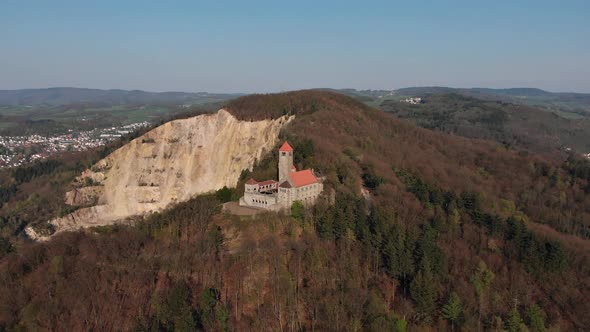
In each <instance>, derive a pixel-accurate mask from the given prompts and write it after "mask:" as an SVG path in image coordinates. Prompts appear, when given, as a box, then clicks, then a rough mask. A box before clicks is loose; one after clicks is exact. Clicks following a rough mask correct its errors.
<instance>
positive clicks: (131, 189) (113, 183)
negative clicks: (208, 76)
mask: <svg viewBox="0 0 590 332" xmlns="http://www.w3.org/2000/svg"><path fill="white" fill-rule="evenodd" d="M292 118H293V117H287V116H284V117H281V118H279V119H276V120H263V121H253V122H248V121H239V120H237V119H236V118H235V117H233V116H232V115H231V114H230V113H228V112H227V111H225V110H220V111H218V112H217V113H215V114H212V115H200V116H196V117H193V118H188V119H182V120H175V121H170V122H168V123H165V124H164V125H162V126H159V127H157V128H155V129H153V130H151V131H150V132H148V133H146V134H144V135H143V136H141V137H139V138H137V139H135V140H133V141H131V142H129V143H128V144H126V145H125V146H123V147H121V148H120V149H118V150H116V151H115V152H113V153H112V154H111V155H109V156H108V157H106V158H104V159H103V160H100V161H99V162H98V163H97V164H95V165H94V166H93V167H92V168H91V169H90V170H86V171H84V173H83V174H82V175H80V176H79V177H78V178H77V180H76V183H77V185H78V186H80V188H76V189H74V190H72V191H71V192H69V193H68V194H67V195H66V198H65V200H66V202H67V203H68V204H71V205H88V204H96V205H95V206H91V207H83V208H80V209H78V210H76V211H75V212H73V213H71V214H69V215H67V216H65V217H62V218H56V219H54V220H51V221H50V223H51V224H53V225H54V226H55V228H56V232H60V231H64V230H73V229H78V228H82V227H92V226H97V225H107V224H112V223H115V222H117V221H119V220H123V219H124V218H126V217H129V216H133V215H142V214H146V213H150V212H155V211H160V210H162V209H164V208H166V207H167V206H169V205H170V204H173V203H176V202H181V201H186V200H188V199H190V198H191V197H193V196H195V195H197V194H202V193H207V192H211V191H214V190H217V189H220V188H222V187H223V186H228V187H234V186H235V185H236V184H237V181H238V178H239V176H240V173H241V172H242V171H243V170H244V169H252V167H253V166H254V162H255V161H256V160H259V159H260V158H261V157H262V156H263V154H265V153H267V152H268V151H270V150H271V149H272V148H273V147H274V146H275V145H276V144H277V140H278V135H279V132H280V130H281V128H282V127H283V126H284V125H285V124H287V123H288V122H289V121H291V120H292ZM84 186H85V187H84Z"/></svg>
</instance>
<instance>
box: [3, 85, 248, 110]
mask: <svg viewBox="0 0 590 332" xmlns="http://www.w3.org/2000/svg"><path fill="white" fill-rule="evenodd" d="M237 96H239V94H215V93H207V92H197V93H188V92H146V91H141V90H100V89H83V88H68V87H58V88H47V89H22V90H0V105H5V106H22V105H28V106H40V105H45V106H57V105H67V104H101V105H105V106H106V105H111V106H112V105H127V104H135V105H142V104H154V103H175V104H185V103H187V104H190V103H194V102H196V101H198V102H199V103H202V102H203V101H204V100H207V101H209V102H214V101H219V100H226V99H229V98H233V97H237Z"/></svg>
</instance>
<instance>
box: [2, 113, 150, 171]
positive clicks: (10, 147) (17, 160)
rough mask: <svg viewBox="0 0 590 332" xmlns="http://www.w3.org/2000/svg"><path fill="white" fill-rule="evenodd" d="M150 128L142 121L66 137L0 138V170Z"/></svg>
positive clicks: (95, 145)
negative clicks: (143, 128)
mask: <svg viewBox="0 0 590 332" xmlns="http://www.w3.org/2000/svg"><path fill="white" fill-rule="evenodd" d="M149 125H150V123H149V122H147V121H144V122H138V123H132V124H129V125H125V126H121V127H110V128H100V129H99V128H95V129H92V130H88V131H79V132H75V131H74V130H71V129H70V130H69V132H68V133H67V134H60V135H54V136H41V135H28V136H0V168H7V167H17V166H21V165H23V164H26V163H30V162H32V161H35V160H37V159H43V158H47V157H49V156H51V155H53V154H56V153H59V152H63V151H83V150H88V149H92V148H96V147H99V146H102V145H105V144H106V143H108V142H110V141H113V140H115V139H118V138H119V137H121V136H123V135H126V134H129V133H131V132H133V131H135V130H137V129H140V128H142V127H146V126H149Z"/></svg>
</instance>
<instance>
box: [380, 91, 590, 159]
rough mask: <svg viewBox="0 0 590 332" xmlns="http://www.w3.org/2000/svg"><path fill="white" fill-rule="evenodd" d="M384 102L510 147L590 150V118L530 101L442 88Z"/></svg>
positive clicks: (433, 124)
mask: <svg viewBox="0 0 590 332" xmlns="http://www.w3.org/2000/svg"><path fill="white" fill-rule="evenodd" d="M380 107H381V109H383V110H384V111H387V112H391V113H392V114H395V115H396V116H398V117H399V118H402V119H408V120H410V121H412V122H414V123H416V124H417V125H419V126H421V127H424V128H428V129H433V130H439V131H443V132H446V133H452V134H457V135H460V136H465V137H470V138H481V139H491V140H495V141H497V142H499V143H501V144H503V145H505V146H507V147H516V148H520V149H526V150H530V151H533V152H538V153H555V152H561V154H565V152H566V151H567V150H568V149H570V150H573V151H576V152H578V153H587V152H588V151H590V120H589V119H577V120H572V119H566V118H563V117H560V116H558V115H556V114H553V113H550V112H546V111H542V110H540V109H538V108H533V107H530V106H524V105H518V104H512V103H505V102H500V101H486V100H480V99H475V98H472V97H465V96H462V95H458V94H441V95H428V96H426V97H424V98H423V99H422V103H420V104H408V103H404V102H398V101H393V100H388V101H384V102H383V103H382V104H381V106H380Z"/></svg>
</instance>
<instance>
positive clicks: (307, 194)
mask: <svg viewBox="0 0 590 332" xmlns="http://www.w3.org/2000/svg"><path fill="white" fill-rule="evenodd" d="M293 152H294V151H293V148H292V147H291V146H290V145H289V143H288V142H285V143H284V144H283V145H282V146H281V148H280V149H279V165H278V173H279V181H275V180H266V181H263V182H258V181H256V180H254V179H249V180H248V181H247V182H246V183H245V185H244V196H243V197H242V198H240V206H248V207H255V208H263V209H267V210H273V211H278V210H281V209H289V208H291V205H292V204H293V202H295V201H300V202H301V203H303V204H304V205H306V206H309V205H312V204H314V203H315V202H316V200H317V198H318V197H319V196H320V194H321V193H322V190H323V189H324V185H323V184H322V182H321V180H320V179H318V177H317V176H316V175H315V173H314V171H313V170H312V169H305V170H302V171H297V169H296V168H295V166H294V165H293Z"/></svg>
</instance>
